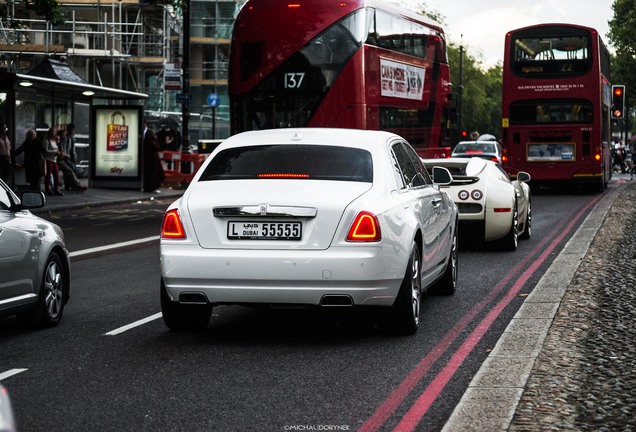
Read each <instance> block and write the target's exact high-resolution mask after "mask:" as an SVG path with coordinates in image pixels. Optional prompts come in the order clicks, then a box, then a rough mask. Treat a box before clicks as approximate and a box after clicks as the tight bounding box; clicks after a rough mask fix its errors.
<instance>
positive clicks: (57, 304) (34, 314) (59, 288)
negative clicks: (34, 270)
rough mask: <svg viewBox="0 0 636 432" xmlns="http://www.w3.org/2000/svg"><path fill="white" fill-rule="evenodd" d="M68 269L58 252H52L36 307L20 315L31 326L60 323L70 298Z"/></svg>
mask: <svg viewBox="0 0 636 432" xmlns="http://www.w3.org/2000/svg"><path fill="white" fill-rule="evenodd" d="M66 276H67V275H66V271H65V268H64V264H63V261H62V259H61V258H60V256H59V254H58V253H57V252H51V254H50V255H49V257H48V258H47V260H46V265H45V266H44V274H43V275H42V282H41V284H40V293H39V297H38V300H37V302H36V303H35V307H34V308H33V309H31V310H30V311H28V312H25V313H23V314H20V315H18V320H20V321H21V322H22V323H23V324H26V325H28V326H30V327H39V328H50V327H55V326H56V325H58V324H59V323H60V320H61V319H62V315H63V314H64V305H65V304H66V301H67V298H68V291H67V289H66V284H67V281H66Z"/></svg>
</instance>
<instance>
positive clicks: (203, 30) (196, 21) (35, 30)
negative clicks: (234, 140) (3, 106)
mask: <svg viewBox="0 0 636 432" xmlns="http://www.w3.org/2000/svg"><path fill="white" fill-rule="evenodd" d="M190 1H191V3H190V4H191V6H190V8H191V15H190V16H191V42H190V60H191V61H190V65H189V67H190V68H189V74H190V93H191V95H193V96H194V100H193V101H192V107H193V109H194V110H195V112H194V113H193V114H194V115H195V117H196V116H199V117H200V118H206V117H209V116H210V114H211V112H210V110H209V108H208V107H207V105H206V99H207V95H208V94H209V93H218V94H219V95H220V97H221V100H222V103H221V106H220V107H219V109H217V110H215V115H216V116H221V118H220V119H219V122H220V124H224V122H225V120H226V118H227V120H229V101H228V100H227V67H228V56H229V46H230V37H231V31H232V26H233V24H234V19H235V17H236V14H237V13H238V9H239V5H240V4H241V3H243V0H215V1H210V0H190ZM3 3H4V6H5V10H6V18H3V19H1V20H0V70H6V71H9V72H15V73H26V72H28V71H29V70H31V69H32V68H34V67H35V66H37V64H39V63H40V62H41V61H42V60H43V59H44V58H46V57H52V58H56V59H58V60H65V61H66V62H67V64H68V65H69V66H70V67H71V68H73V69H74V70H75V71H77V72H78V74H80V75H81V76H82V77H83V78H84V79H86V80H87V81H88V82H90V83H92V84H95V85H102V86H108V87H113V88H118V89H122V90H128V91H135V92H140V93H145V94H147V95H148V100H147V102H146V110H148V111H150V112H178V111H180V106H179V104H180V100H179V89H172V88H170V87H166V81H165V71H166V69H170V67H174V66H175V65H176V66H177V67H180V62H181V58H182V48H183V47H182V39H181V35H182V30H183V29H182V17H181V11H180V10H177V9H174V8H173V7H172V6H166V5H164V4H161V3H159V2H153V3H152V4H151V3H149V2H148V1H147V0H116V1H115V0H111V1H102V0H61V1H60V2H59V6H60V7H61V9H62V11H63V13H64V16H65V23H64V24H62V25H58V26H52V25H51V24H50V23H49V22H47V21H45V20H42V19H40V18H39V17H36V16H34V15H33V14H32V12H30V11H29V10H28V9H27V8H26V7H25V6H26V5H25V2H24V1H23V0H8V1H7V0H0V7H2V6H3ZM212 121H213V122H216V119H212ZM200 126H201V128H203V129H205V128H206V127H207V121H205V122H203V123H202V124H201V125H200ZM219 130H220V131H221V135H223V134H224V132H223V130H224V129H223V127H221V129H219ZM227 133H229V129H228V131H227ZM195 138H196V136H195ZM200 138H210V136H206V132H205V131H203V132H202V136H200Z"/></svg>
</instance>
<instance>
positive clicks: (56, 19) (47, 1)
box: [25, 0, 65, 26]
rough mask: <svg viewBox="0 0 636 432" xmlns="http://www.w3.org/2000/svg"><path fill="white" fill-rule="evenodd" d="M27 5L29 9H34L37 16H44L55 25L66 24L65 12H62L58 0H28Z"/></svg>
mask: <svg viewBox="0 0 636 432" xmlns="http://www.w3.org/2000/svg"><path fill="white" fill-rule="evenodd" d="M25 7H26V9H27V10H32V11H34V12H35V14H36V15H37V16H39V17H42V18H44V19H45V20H47V21H48V22H50V23H51V24H53V25H54V26H55V25H60V24H64V21H65V19H64V14H62V9H61V8H60V6H59V5H58V4H57V0H26V1H25Z"/></svg>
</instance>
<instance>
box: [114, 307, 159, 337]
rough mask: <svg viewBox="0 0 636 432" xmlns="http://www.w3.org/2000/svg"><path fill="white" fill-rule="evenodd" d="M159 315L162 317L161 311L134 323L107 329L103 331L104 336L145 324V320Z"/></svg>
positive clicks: (147, 320) (153, 318) (156, 317)
mask: <svg viewBox="0 0 636 432" xmlns="http://www.w3.org/2000/svg"><path fill="white" fill-rule="evenodd" d="M161 317H162V315H161V312H159V313H156V314H154V315H151V316H149V317H148V318H144V319H140V320H139V321H135V322H134V323H130V324H128V325H125V326H123V327H119V328H118V329H115V330H112V331H109V332H108V333H104V336H115V335H118V334H120V333H123V332H125V331H127V330H130V329H132V328H135V327H139V326H140V325H143V324H146V323H147V322H150V321H154V320H156V319H159V318H161Z"/></svg>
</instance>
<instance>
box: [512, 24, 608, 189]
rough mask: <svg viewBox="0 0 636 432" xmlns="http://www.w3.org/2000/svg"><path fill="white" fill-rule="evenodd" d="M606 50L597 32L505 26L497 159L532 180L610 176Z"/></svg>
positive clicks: (594, 181)
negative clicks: (500, 157)
mask: <svg viewBox="0 0 636 432" xmlns="http://www.w3.org/2000/svg"><path fill="white" fill-rule="evenodd" d="M609 67H610V55H609V52H608V50H607V48H606V47H605V44H604V43H603V41H602V40H601V37H600V35H599V34H598V32H597V31H596V30H594V29H592V28H589V27H582V26H577V25H571V24H540V25H534V26H530V27H524V28H521V29H517V30H513V31H510V32H508V33H507V34H506V42H505V50H504V62H503V97H502V99H503V100H502V114H503V116H502V117H503V118H502V146H503V167H504V169H505V170H506V171H508V173H509V174H510V175H511V176H513V177H514V176H516V174H517V172H518V171H526V172H528V173H530V175H531V177H532V183H533V184H540V183H550V184H553V185H554V184H558V183H568V184H584V185H585V186H588V187H591V188H592V189H593V190H597V191H601V192H602V191H603V190H604V189H605V187H606V186H607V182H608V181H609V179H610V178H611V175H612V170H611V147H610V145H611V120H610V107H611V84H610V81H609V79H610V76H609Z"/></svg>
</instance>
